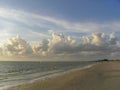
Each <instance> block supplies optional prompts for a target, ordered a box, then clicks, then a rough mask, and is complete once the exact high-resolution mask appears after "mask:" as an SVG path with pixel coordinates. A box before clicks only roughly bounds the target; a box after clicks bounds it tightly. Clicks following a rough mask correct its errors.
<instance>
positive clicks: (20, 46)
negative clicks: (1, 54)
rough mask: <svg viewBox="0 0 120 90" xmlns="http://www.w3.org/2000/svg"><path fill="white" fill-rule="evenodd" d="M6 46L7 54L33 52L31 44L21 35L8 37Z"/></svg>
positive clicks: (24, 54)
mask: <svg viewBox="0 0 120 90" xmlns="http://www.w3.org/2000/svg"><path fill="white" fill-rule="evenodd" d="M4 47H5V49H6V51H5V54H6V55H8V56H15V55H21V56H26V55H28V54H31V53H32V48H31V46H30V45H29V44H28V43H27V42H26V41H25V40H23V39H22V38H21V37H20V36H16V37H13V38H10V39H8V40H7V41H6V42H5V44H4Z"/></svg>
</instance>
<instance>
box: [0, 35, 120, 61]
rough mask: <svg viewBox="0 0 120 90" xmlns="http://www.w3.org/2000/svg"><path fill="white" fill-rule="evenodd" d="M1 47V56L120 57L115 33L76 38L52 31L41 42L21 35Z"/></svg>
mask: <svg viewBox="0 0 120 90" xmlns="http://www.w3.org/2000/svg"><path fill="white" fill-rule="evenodd" d="M3 47H4V48H3ZM3 47H1V49H0V50H1V52H2V54H1V56H2V55H3V56H12V57H14V56H21V57H28V56H32V57H37V58H41V57H42V58H49V59H51V58H54V57H55V58H56V57H57V58H59V59H60V58H62V57H67V58H69V59H81V58H82V59H83V58H84V59H91V60H92V59H101V58H115V57H117V58H118V57H119V53H120V43H119V41H118V40H117V37H116V36H115V33H111V34H110V35H105V34H104V33H92V34H91V35H89V36H82V39H81V40H76V39H74V38H73V37H72V36H65V35H64V34H62V33H52V37H51V38H49V39H44V40H42V42H39V44H33V45H30V44H29V43H28V42H27V41H26V40H24V39H22V38H21V37H20V36H16V37H13V38H10V39H8V40H7V41H6V42H5V43H4V44H3Z"/></svg>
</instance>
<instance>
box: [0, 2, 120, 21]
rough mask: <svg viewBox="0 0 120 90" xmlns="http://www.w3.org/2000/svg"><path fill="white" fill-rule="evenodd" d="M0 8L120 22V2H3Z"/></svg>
mask: <svg viewBox="0 0 120 90" xmlns="http://www.w3.org/2000/svg"><path fill="white" fill-rule="evenodd" d="M0 6H2V7H7V8H15V9H20V10H25V11H30V12H35V13H40V14H43V15H50V16H55V17H60V18H67V19H68V20H73V21H96V22H106V21H115V20H120V17H119V16H120V10H119V9H120V0H12V1H11V0H1V1H0Z"/></svg>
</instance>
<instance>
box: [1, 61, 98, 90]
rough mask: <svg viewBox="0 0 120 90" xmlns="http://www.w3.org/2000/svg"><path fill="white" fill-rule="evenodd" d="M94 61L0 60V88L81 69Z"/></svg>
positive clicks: (4, 89) (4, 88)
mask: <svg viewBox="0 0 120 90" xmlns="http://www.w3.org/2000/svg"><path fill="white" fill-rule="evenodd" d="M95 63H96V62H92V61H79V62H3V61H1V62H0V90H6V89H7V88H10V87H13V86H18V85H21V84H26V83H33V82H35V81H36V80H43V79H45V78H48V77H51V76H56V75H60V74H63V73H66V72H69V71H71V70H76V69H83V68H85V67H88V66H92V65H94V64H95Z"/></svg>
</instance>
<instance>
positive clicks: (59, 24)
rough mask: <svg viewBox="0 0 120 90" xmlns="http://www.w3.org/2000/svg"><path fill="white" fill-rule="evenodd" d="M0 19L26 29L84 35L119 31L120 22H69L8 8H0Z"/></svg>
mask: <svg viewBox="0 0 120 90" xmlns="http://www.w3.org/2000/svg"><path fill="white" fill-rule="evenodd" d="M0 17H1V18H4V19H6V20H7V22H9V23H10V22H11V23H14V24H19V25H20V24H24V27H26V28H28V27H29V28H35V27H36V26H37V27H39V28H45V29H46V30H56V31H57V30H63V31H66V32H85V33H89V32H115V31H120V22H105V23H96V22H70V21H67V20H63V19H59V18H53V17H49V16H45V15H40V14H35V13H31V12H25V11H20V10H15V9H8V8H0ZM18 27H19V26H18ZM108 30H109V31H108Z"/></svg>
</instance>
